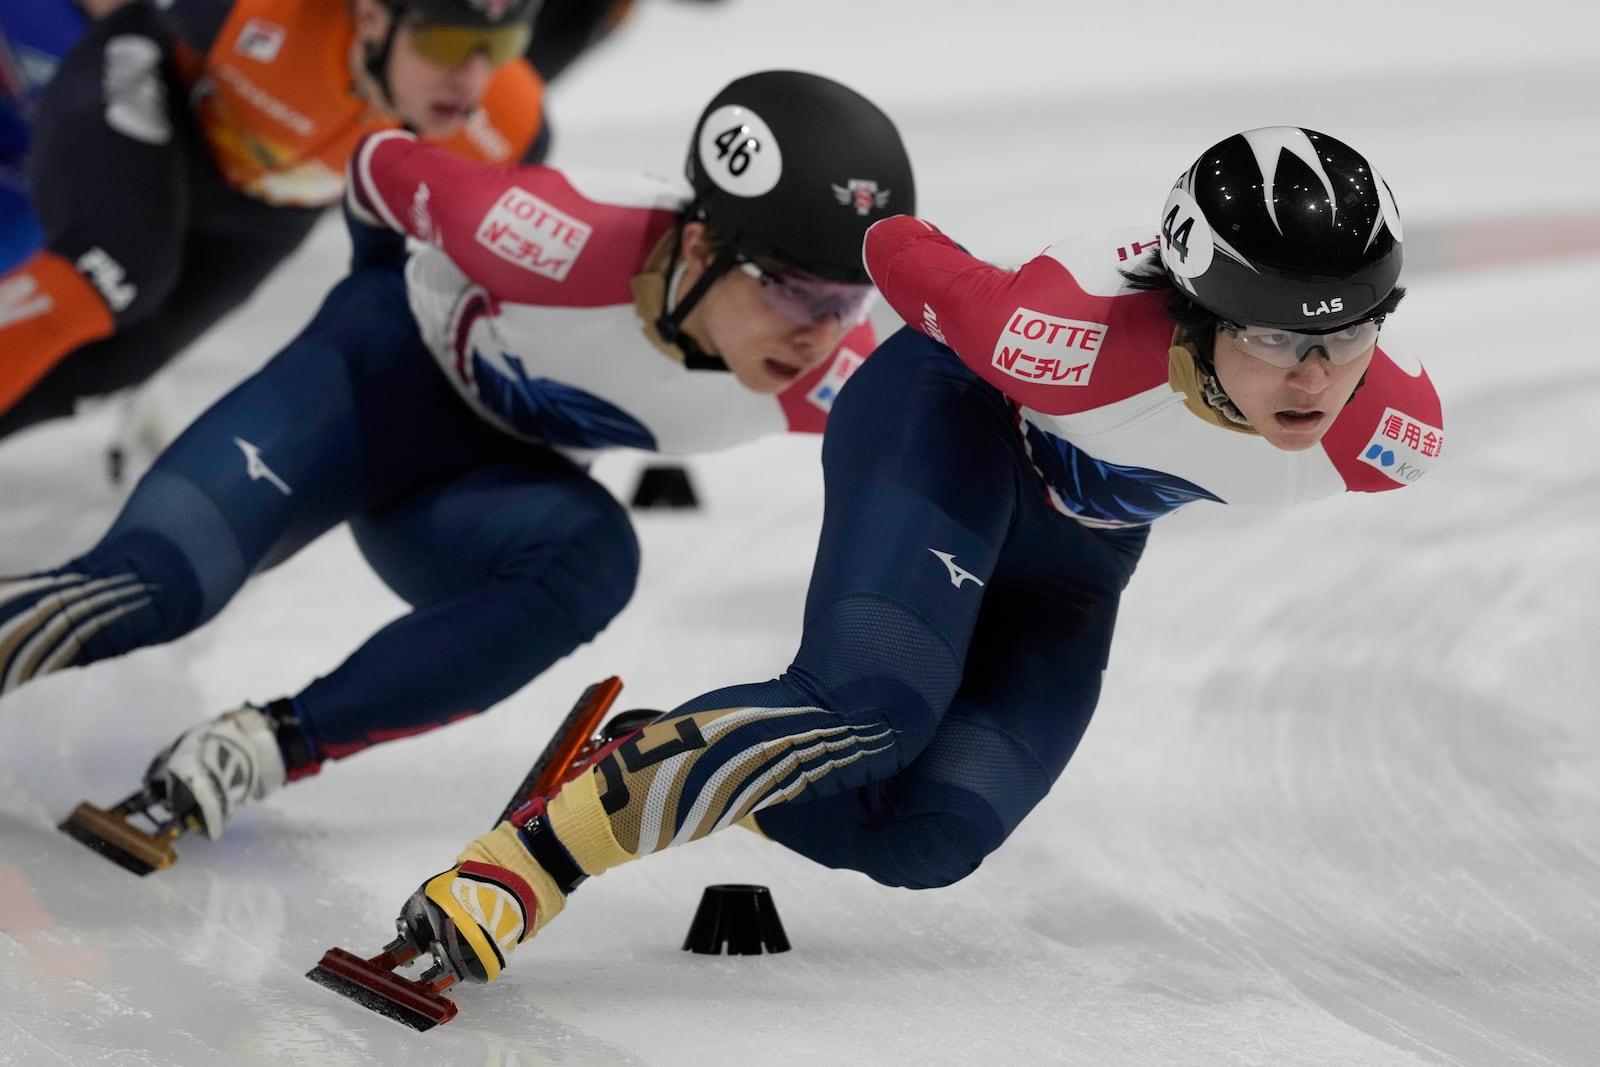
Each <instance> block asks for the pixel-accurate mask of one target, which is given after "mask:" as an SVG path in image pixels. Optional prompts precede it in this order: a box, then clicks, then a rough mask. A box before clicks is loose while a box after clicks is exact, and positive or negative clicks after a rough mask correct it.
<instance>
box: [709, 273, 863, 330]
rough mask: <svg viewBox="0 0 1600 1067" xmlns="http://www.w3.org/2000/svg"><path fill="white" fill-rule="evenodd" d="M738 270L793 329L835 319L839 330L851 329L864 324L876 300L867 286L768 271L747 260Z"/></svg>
mask: <svg viewBox="0 0 1600 1067" xmlns="http://www.w3.org/2000/svg"><path fill="white" fill-rule="evenodd" d="M739 269H740V270H742V271H744V273H746V274H748V275H750V277H752V278H754V279H756V280H757V281H758V282H760V283H761V290H760V291H761V300H762V302H763V303H765V304H766V305H767V306H768V307H769V308H771V309H772V310H773V311H776V312H777V313H778V314H780V315H782V316H783V317H784V318H786V319H788V320H789V321H790V322H792V323H794V324H795V325H796V326H815V325H816V324H817V323H819V322H823V321H826V320H827V319H838V320H839V324H840V325H841V326H855V325H857V324H859V323H861V322H863V321H865V320H866V317H867V312H868V311H870V310H872V303H873V301H875V300H876V299H877V298H878V290H877V289H875V288H874V287H873V286H871V285H851V284H850V283H848V282H832V281H829V280H828V279H826V278H818V277H815V276H814V275H810V274H800V273H798V272H790V271H777V270H768V269H766V268H764V267H760V266H757V265H756V264H754V263H752V262H750V261H749V260H741V261H740V263H739Z"/></svg>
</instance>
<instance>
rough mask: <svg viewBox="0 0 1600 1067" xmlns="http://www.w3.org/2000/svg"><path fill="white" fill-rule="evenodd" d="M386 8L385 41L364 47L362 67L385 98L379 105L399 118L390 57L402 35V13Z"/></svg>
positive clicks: (386, 6)
mask: <svg viewBox="0 0 1600 1067" xmlns="http://www.w3.org/2000/svg"><path fill="white" fill-rule="evenodd" d="M384 7H385V9H386V10H387V11H388V12H389V28H388V29H387V30H385V31H384V34H383V41H382V42H381V43H380V44H379V45H378V46H377V47H376V48H371V47H367V46H365V45H363V46H362V53H363V56H362V66H363V67H365V68H366V72H367V77H368V78H370V79H372V84H374V85H376V86H377V87H378V93H379V95H381V96H382V97H383V99H382V100H380V101H379V103H380V104H381V105H382V106H383V107H384V108H385V109H386V110H387V111H389V112H390V113H391V114H395V115H396V117H398V113H397V112H395V107H394V90H393V89H391V88H390V87H389V57H390V55H392V54H393V53H394V39H395V37H397V36H398V35H399V33H400V19H401V13H400V11H398V10H396V9H395V8H392V7H389V6H388V5H387V4H385V5H384ZM407 128H408V129H409V128H410V127H409V126H407Z"/></svg>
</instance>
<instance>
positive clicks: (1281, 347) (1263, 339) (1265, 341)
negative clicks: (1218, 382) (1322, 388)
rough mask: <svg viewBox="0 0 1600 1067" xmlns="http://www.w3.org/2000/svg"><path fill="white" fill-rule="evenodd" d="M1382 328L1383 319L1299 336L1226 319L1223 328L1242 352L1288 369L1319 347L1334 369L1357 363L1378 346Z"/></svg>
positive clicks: (1285, 331) (1273, 328) (1289, 331)
mask: <svg viewBox="0 0 1600 1067" xmlns="http://www.w3.org/2000/svg"><path fill="white" fill-rule="evenodd" d="M1382 326H1383V318H1382V316H1379V317H1378V318H1375V319H1367V320H1365V321H1364V322H1353V323H1351V324H1350V325H1349V326H1345V327H1342V328H1340V329H1337V330H1333V331H1330V332H1328V333H1298V332H1296V331H1294V330H1280V329H1278V328H1277V327H1275V326H1241V325H1239V324H1238V323H1236V322H1228V321H1227V320H1226V319H1224V320H1223V322H1222V328H1223V329H1224V330H1226V331H1227V334H1228V336H1229V337H1231V338H1233V343H1234V344H1236V345H1238V346H1239V350H1240V351H1241V352H1244V353H1246V354H1247V355H1251V356H1254V357H1255V358H1256V359H1259V360H1261V362H1263V363H1270V364H1272V365H1273V366H1274V367H1282V368H1283V369H1285V370H1287V369H1289V368H1290V367H1293V366H1295V365H1297V364H1300V363H1304V362H1305V361H1306V357H1308V356H1310V355H1311V353H1312V351H1313V350H1315V349H1318V348H1320V349H1322V351H1323V352H1324V353H1325V354H1326V355H1327V357H1328V362H1329V363H1332V364H1334V365H1335V366H1339V365H1342V364H1345V363H1354V362H1355V361H1356V360H1358V359H1360V358H1361V357H1362V356H1364V355H1366V354H1367V353H1368V352H1371V351H1372V349H1373V347H1374V346H1376V345H1377V343H1378V330H1379V329H1380V328H1382Z"/></svg>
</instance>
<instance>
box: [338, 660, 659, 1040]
mask: <svg viewBox="0 0 1600 1067" xmlns="http://www.w3.org/2000/svg"><path fill="white" fill-rule="evenodd" d="M621 690H622V682H621V680H620V679H617V678H615V677H613V678H607V679H606V680H605V681H602V682H596V683H595V684H594V685H591V686H590V687H589V688H588V689H587V690H585V691H584V694H583V696H581V697H580V698H579V699H578V702H577V704H576V705H574V706H573V708H572V711H571V712H569V713H568V715H567V717H566V719H565V721H563V722H562V724H561V728H560V729H559V730H557V731H556V734H555V736H554V737H553V738H551V740H550V743H549V744H548V745H547V746H545V750H544V752H543V753H542V754H541V755H540V757H539V761H538V762H537V763H535V764H534V766H533V769H532V770H530V771H529V772H528V775H527V777H526V778H524V779H523V781H522V784H521V785H519V786H518V787H517V790H516V792H514V793H513V794H512V795H511V799H510V800H509V801H508V802H507V804H506V806H505V809H504V810H503V811H502V812H501V813H500V816H499V818H498V819H496V820H495V823H494V825H499V824H500V823H501V822H503V821H504V820H505V819H506V818H508V817H509V816H510V815H511V814H512V812H514V811H516V810H517V809H518V808H519V807H521V806H522V805H523V804H524V803H525V802H526V801H528V800H530V799H532V798H535V797H542V796H547V795H549V794H550V793H552V792H554V791H555V790H556V789H557V788H558V787H559V786H560V785H561V784H562V783H563V782H565V781H567V780H569V779H570V778H572V777H573V776H575V775H577V774H579V773H581V772H582V771H583V770H584V769H586V767H587V766H588V761H589V759H590V758H591V757H592V756H593V755H594V754H595V753H596V752H598V751H599V750H600V749H601V748H602V747H604V746H605V745H607V744H608V743H610V742H611V741H612V740H614V739H616V738H618V737H622V736H624V735H626V734H630V733H633V732H634V731H635V730H638V729H640V728H642V727H643V726H644V725H645V724H646V723H648V722H649V721H650V720H652V719H654V718H655V717H656V715H657V714H659V713H658V712H654V711H626V712H622V713H621V714H619V715H617V716H615V717H614V718H612V719H611V721H610V722H607V723H605V725H604V726H603V727H602V726H601V722H602V720H603V719H604V718H605V714H606V712H607V711H608V710H610V708H611V705H612V704H613V703H614V702H615V701H616V699H617V694H618V693H619V692H621ZM413 903H414V901H413V902H408V904H407V906H406V908H405V910H404V911H403V912H402V913H401V915H400V917H399V918H397V919H396V920H395V928H396V936H395V938H394V940H392V941H390V942H389V943H388V944H387V945H385V946H384V947H383V950H382V951H381V952H379V953H378V954H377V955H376V956H368V957H362V956H358V955H356V954H355V953H353V952H348V951H346V950H345V949H342V948H332V949H329V950H328V951H327V952H325V953H324V954H323V956H322V959H321V961H320V962H319V963H318V964H317V965H316V966H315V967H313V968H311V970H309V971H307V972H306V977H307V978H310V979H311V980H312V981H314V982H317V983H318V984H320V985H324V986H327V987H328V988H329V989H332V990H334V991H335V992H337V993H340V994H342V995H343V996H346V997H349V998H350V999H351V1000H354V1001H356V1002H357V1003H358V1004H361V1005H363V1006H364V1007H367V1008H371V1009H372V1010H373V1011H376V1012H378V1013H379V1014H381V1015H386V1016H388V1017H389V1018H391V1019H394V1020H396V1021H398V1022H402V1023H405V1024H406V1025H407V1026H410V1027H413V1028H415V1029H417V1030H430V1029H432V1028H433V1027H435V1026H437V1025H439V1024H440V1023H445V1022H449V1021H450V1020H451V1019H452V1018H454V1017H455V1014H456V1005H455V1004H454V1002H452V1001H451V1000H450V999H449V998H448V997H446V996H444V991H445V990H446V989H448V988H449V987H450V986H452V985H455V984H456V983H457V982H460V981H462V980H463V979H469V978H471V977H472V976H471V975H465V974H462V973H460V972H459V971H458V969H457V967H456V965H455V964H454V963H452V962H451V954H450V953H449V952H448V951H447V949H446V947H445V946H446V942H447V941H448V939H449V938H450V937H451V936H452V933H451V931H448V930H437V929H435V928H434V927H435V923H434V921H433V919H431V918H430V917H429V914H428V912H427V911H426V910H424V909H422V908H417V907H414V906H413ZM423 956H428V957H430V958H431V959H432V961H433V963H432V965H431V966H430V967H428V968H427V969H426V970H424V971H423V972H422V973H421V975H420V976H418V977H417V978H407V977H405V976H403V975H401V974H397V973H395V972H396V969H397V968H400V967H404V966H406V965H408V964H410V963H412V962H413V961H415V960H417V959H418V958H419V957H423ZM479 980H481V977H480V978H479Z"/></svg>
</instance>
